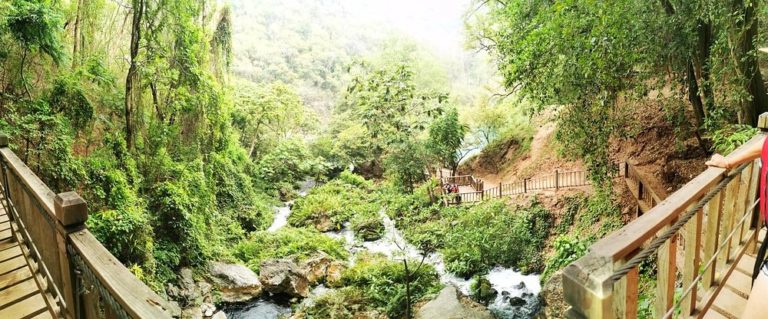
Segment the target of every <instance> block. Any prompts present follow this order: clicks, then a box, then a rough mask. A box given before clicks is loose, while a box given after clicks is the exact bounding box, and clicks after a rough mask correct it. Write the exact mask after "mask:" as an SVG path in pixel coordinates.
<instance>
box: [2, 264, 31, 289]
mask: <svg viewBox="0 0 768 319" xmlns="http://www.w3.org/2000/svg"><path fill="white" fill-rule="evenodd" d="M30 278H32V272H30V271H29V268H27V267H23V268H19V269H17V270H16V271H13V272H9V273H7V274H4V275H1V276H0V287H2V288H5V287H9V286H12V285H15V284H18V283H20V282H22V281H25V280H27V279H30Z"/></svg>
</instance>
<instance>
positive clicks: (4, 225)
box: [0, 222, 11, 231]
mask: <svg viewBox="0 0 768 319" xmlns="http://www.w3.org/2000/svg"><path fill="white" fill-rule="evenodd" d="M8 229H11V222H4V223H3V222H0V231H3V230H8Z"/></svg>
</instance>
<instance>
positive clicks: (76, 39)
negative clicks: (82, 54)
mask: <svg viewBox="0 0 768 319" xmlns="http://www.w3.org/2000/svg"><path fill="white" fill-rule="evenodd" d="M82 6H83V0H77V11H76V13H75V26H74V28H73V29H74V30H73V31H74V32H73V34H72V70H74V69H77V65H78V62H79V59H78V58H77V54H78V52H79V51H80V50H79V46H80V13H81V10H82Z"/></svg>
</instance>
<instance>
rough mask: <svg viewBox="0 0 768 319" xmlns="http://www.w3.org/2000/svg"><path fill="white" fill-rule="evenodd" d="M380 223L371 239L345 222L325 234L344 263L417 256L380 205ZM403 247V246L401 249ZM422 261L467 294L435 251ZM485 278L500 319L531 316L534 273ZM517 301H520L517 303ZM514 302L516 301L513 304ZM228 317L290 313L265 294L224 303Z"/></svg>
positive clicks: (283, 218) (318, 290) (278, 224)
mask: <svg viewBox="0 0 768 319" xmlns="http://www.w3.org/2000/svg"><path fill="white" fill-rule="evenodd" d="M305 186H306V187H302V191H301V192H300V195H301V196H304V195H306V191H307V190H308V189H309V188H310V187H311V185H305ZM292 204H293V202H292V201H290V202H286V203H284V205H283V206H282V207H275V220H274V222H273V223H272V225H271V226H270V227H269V229H267V231H272V232H274V231H278V230H279V229H280V228H282V227H284V226H285V225H286V224H287V222H288V216H290V214H291V206H292ZM379 215H380V216H381V218H382V221H383V223H384V228H385V232H384V236H382V238H381V239H378V240H375V241H362V240H361V239H358V238H355V234H354V232H353V231H352V230H351V229H350V227H349V225H348V224H345V225H344V228H343V229H342V230H340V231H337V232H327V233H325V234H326V235H327V236H331V237H333V238H336V239H340V240H342V241H344V243H345V247H346V249H347V250H349V252H350V255H351V257H350V260H349V261H348V265H352V264H354V261H355V255H356V254H357V253H360V252H362V251H369V252H374V253H382V254H384V255H386V256H388V257H389V258H393V259H395V258H402V257H403V255H405V256H407V257H409V258H413V259H416V260H421V258H422V254H421V252H420V251H419V250H418V249H417V248H416V247H415V246H413V245H411V244H409V243H408V242H406V240H405V238H404V237H403V234H402V233H401V232H400V230H398V229H397V228H396V227H395V222H394V221H393V220H392V219H390V218H389V216H387V214H386V213H385V212H384V209H382V210H381V211H379ZM401 247H403V248H404V249H401ZM425 262H426V263H429V264H431V265H432V266H434V267H435V270H436V271H437V273H438V274H439V275H440V281H441V282H442V283H443V284H445V285H453V286H455V287H456V288H457V290H458V291H460V292H461V293H462V294H464V295H469V286H470V282H471V281H470V280H469V279H465V278H461V277H457V276H454V275H453V274H451V273H449V272H447V271H446V270H445V263H444V262H443V259H442V256H440V254H439V253H433V254H430V255H428V256H427V257H426V259H425ZM486 278H487V279H488V281H489V282H490V283H491V286H492V287H493V289H495V290H496V291H497V292H498V295H497V297H496V299H495V300H494V301H493V303H491V304H489V306H488V308H489V309H490V310H491V311H492V312H493V313H494V314H495V315H496V317H497V318H502V319H523V318H532V317H533V316H535V315H536V312H537V311H538V310H539V301H538V294H539V292H540V291H541V283H540V281H539V276H538V275H523V274H522V273H520V272H518V271H515V270H514V269H510V268H503V267H496V268H494V269H492V270H491V271H489V273H488V274H487V275H486ZM330 291H333V290H332V289H330V288H326V287H324V286H323V285H319V286H317V287H315V288H314V289H313V290H312V292H311V293H310V296H309V297H308V298H306V299H304V300H303V301H302V303H311V302H312V301H313V300H314V299H315V298H317V297H319V296H321V295H323V294H325V293H328V292H330ZM521 301H524V303H522V305H520V304H521ZM516 304H517V305H516ZM224 311H225V312H226V313H227V317H228V318H234V319H278V318H283V317H285V318H287V317H290V315H291V312H292V311H291V307H290V304H287V303H285V302H280V301H276V300H269V299H265V298H261V299H257V300H255V301H251V302H249V303H246V304H242V305H228V306H225V307H224Z"/></svg>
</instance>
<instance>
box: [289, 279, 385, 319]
mask: <svg viewBox="0 0 768 319" xmlns="http://www.w3.org/2000/svg"><path fill="white" fill-rule="evenodd" d="M370 310H371V309H370V304H369V301H368V299H367V298H366V296H365V294H364V292H363V291H362V290H361V289H358V288H356V287H344V288H341V289H337V290H334V291H331V292H329V293H327V294H324V295H321V296H320V297H318V298H317V299H315V301H314V304H313V305H312V306H309V307H304V308H300V309H299V310H298V311H297V312H296V314H295V315H294V316H295V317H296V318H299V319H305V318H306V319H323V318H334V319H354V318H368V317H367V316H365V315H364V313H365V312H368V311H370Z"/></svg>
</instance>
